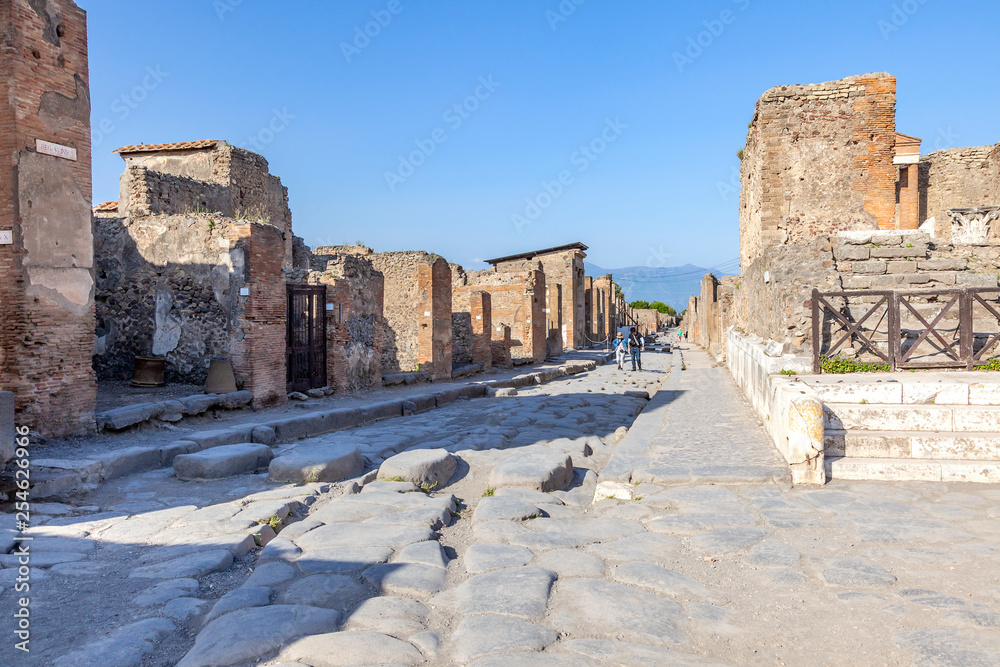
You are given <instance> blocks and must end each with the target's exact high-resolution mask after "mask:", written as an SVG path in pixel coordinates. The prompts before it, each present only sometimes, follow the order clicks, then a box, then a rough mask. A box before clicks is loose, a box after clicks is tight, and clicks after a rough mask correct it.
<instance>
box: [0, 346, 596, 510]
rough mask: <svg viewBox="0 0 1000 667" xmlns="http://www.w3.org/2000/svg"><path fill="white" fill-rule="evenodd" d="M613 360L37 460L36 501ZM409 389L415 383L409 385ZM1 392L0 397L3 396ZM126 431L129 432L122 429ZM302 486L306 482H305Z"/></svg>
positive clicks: (213, 402)
mask: <svg viewBox="0 0 1000 667" xmlns="http://www.w3.org/2000/svg"><path fill="white" fill-rule="evenodd" d="M610 358H611V357H610V356H607V357H605V358H601V359H598V360H596V361H591V360H588V361H582V362H577V361H574V362H567V363H565V364H563V365H562V366H560V367H559V368H555V369H545V370H543V371H540V372H538V373H531V374H526V375H518V376H515V377H513V378H510V379H508V380H491V381H487V382H479V383H476V384H471V385H467V386H464V387H449V388H448V389H444V390H440V391H434V392H428V393H426V394H419V395H415V396H406V397H402V398H399V399H394V400H390V401H382V402H379V403H375V404H372V405H369V406H366V407H365V408H362V409H360V410H359V409H357V408H337V409H334V410H326V411H317V412H310V413H307V414H304V415H296V416H294V417H287V418H284V419H276V420H271V421H268V422H263V423H251V424H240V425H236V426H232V427H229V428H225V429H216V430H210V431H201V432H198V433H192V434H190V435H187V436H185V437H184V439H183V440H176V441H174V442H171V443H169V444H167V445H163V446H159V447H133V448H130V449H125V450H117V451H113V452H108V453H106V454H101V455H98V456H94V457H92V458H90V459H81V460H78V461H70V460H66V461H62V460H55V459H50V460H45V459H37V460H35V461H33V466H32V467H33V471H32V473H33V474H32V481H33V486H32V497H33V498H50V497H56V496H60V495H63V494H67V493H70V492H75V491H83V490H92V489H93V488H95V486H96V485H97V484H100V483H101V482H107V481H110V480H112V479H116V478H118V477H122V476H124V475H130V474H133V473H137V472H144V471H147V470H154V469H156V468H161V467H165V466H169V465H172V464H173V461H174V459H175V458H176V457H177V456H180V455H182V454H191V453H195V452H198V451H202V450H205V449H211V448H213V447H222V446H225V445H236V444H241V443H248V442H251V443H259V444H264V445H269V446H272V445H275V444H282V443H291V442H295V441H296V440H300V439H304V438H311V437H314V436H317V435H323V434H325V433H330V432H333V431H339V430H343V429H346V428H352V427H354V426H360V425H362V424H367V423H369V422H373V421H379V420H383V419H394V418H396V417H402V416H404V415H406V414H412V413H414V412H424V411H426V410H430V409H433V408H435V407H442V406H445V405H449V404H451V403H454V402H455V401H458V400H461V399H473V398H483V397H485V396H486V395H487V390H488V389H490V388H493V389H497V388H508V387H524V386H529V385H534V384H539V383H542V382H548V381H550V380H554V379H557V378H559V377H564V376H567V375H573V374H576V373H583V372H587V371H592V370H594V369H596V368H597V366H599V365H603V364H604V363H606V361H607V359H610ZM407 384H410V382H408V383H407ZM2 393H3V392H0V394H2ZM244 399H246V402H249V401H250V400H252V395H251V394H250V392H249V391H239V392H235V393H232V394H205V395H201V394H196V395H193V396H188V397H186V398H183V399H179V400H178V401H164V402H162V403H157V404H144V405H147V406H148V405H160V406H161V413H162V412H163V411H164V410H167V409H170V410H174V409H177V408H176V406H168V405H167V404H168V403H175V402H179V403H181V404H182V405H183V406H184V411H185V412H184V414H198V413H199V412H204V411H205V410H208V409H209V408H210V407H213V406H221V407H229V408H234V407H239V405H241V404H243V401H244ZM2 405H3V403H2V399H0V408H2ZM139 407H142V406H129V408H120V410H127V409H132V408H139ZM109 412H110V411H109ZM101 414H102V415H103V414H107V413H101ZM109 423H110V422H109ZM118 423H120V424H123V423H124V421H119V422H118ZM135 423H138V422H135ZM0 424H3V421H2V412H0ZM123 428H126V427H125V426H123ZM0 443H2V439H0ZM0 454H2V449H0ZM276 460H277V459H276ZM357 474H360V471H358V472H356V473H352V474H350V475H348V477H351V476H354V475H357ZM288 481H294V480H288ZM301 481H306V480H305V479H303V480H301ZM321 481H334V480H321Z"/></svg>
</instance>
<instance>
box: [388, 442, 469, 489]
mask: <svg viewBox="0 0 1000 667" xmlns="http://www.w3.org/2000/svg"><path fill="white" fill-rule="evenodd" d="M457 463H458V461H457V459H456V458H455V456H454V455H453V454H452V453H450V452H448V451H445V450H443V449H414V450H410V451H407V452H402V453H399V454H396V455H395V456H390V457H389V458H387V459H386V460H385V461H383V462H382V465H381V466H379V469H378V476H379V479H384V480H397V481H398V480H400V479H401V480H405V481H407V482H412V483H413V484H416V485H418V486H420V485H428V486H430V487H432V488H440V487H442V486H444V485H445V484H447V483H448V480H449V479H451V476H452V475H453V474H454V473H455V466H456V465H457Z"/></svg>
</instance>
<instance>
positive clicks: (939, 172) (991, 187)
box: [920, 144, 1000, 242]
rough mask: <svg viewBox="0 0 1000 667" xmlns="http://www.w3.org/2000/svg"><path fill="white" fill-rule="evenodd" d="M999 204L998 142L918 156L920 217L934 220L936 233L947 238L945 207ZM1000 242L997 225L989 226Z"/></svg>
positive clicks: (991, 236)
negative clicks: (991, 144) (990, 144)
mask: <svg viewBox="0 0 1000 667" xmlns="http://www.w3.org/2000/svg"><path fill="white" fill-rule="evenodd" d="M998 204H1000V144H996V145H994V146H980V147H975V148H952V149H949V150H942V151H935V152H933V153H931V154H929V155H925V156H924V157H922V158H921V159H920V220H921V221H924V220H927V219H928V218H934V219H935V229H936V234H935V235H936V236H937V237H938V238H941V239H944V240H949V241H950V240H951V226H952V221H951V218H950V217H948V213H947V211H948V209H951V208H968V207H972V206H995V205H998ZM990 240H991V241H998V242H1000V225H997V224H996V223H994V224H993V225H992V226H991V229H990Z"/></svg>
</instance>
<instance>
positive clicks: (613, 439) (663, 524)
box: [0, 350, 1000, 667]
mask: <svg viewBox="0 0 1000 667" xmlns="http://www.w3.org/2000/svg"><path fill="white" fill-rule="evenodd" d="M699 355H700V353H698V352H693V351H690V350H685V359H686V362H687V364H688V369H689V370H686V371H683V372H681V371H680V370H679V363H677V357H676V355H674V356H671V355H667V354H661V353H648V354H647V355H646V359H645V363H644V365H645V367H646V368H647V369H648V370H646V371H643V372H641V373H635V374H632V373H628V372H617V371H616V370H615V368H614V366H604V367H600V368H599V369H598V370H596V371H593V372H590V373H587V374H584V375H581V376H575V377H573V378H569V379H563V380H559V381H555V382H552V383H549V384H546V385H541V386H536V387H532V388H529V389H522V390H520V391H519V392H518V395H516V396H507V397H496V398H488V399H477V400H474V401H462V402H459V403H456V404H453V405H451V406H449V407H446V408H441V409H438V410H433V411H430V412H427V413H423V414H420V415H415V416H412V417H404V418H401V419H396V420H393V421H389V422H383V423H379V424H375V425H371V426H367V427H362V428H357V429H351V430H349V431H344V432H340V433H337V434H334V435H331V436H324V437H323V438H318V439H315V440H313V441H303V442H302V443H298V444H297V445H296V446H298V447H333V448H338V449H341V448H343V447H344V446H348V445H356V446H359V447H360V448H361V450H362V452H363V454H364V456H365V458H366V461H367V462H368V464H369V467H370V468H372V469H373V470H374V469H375V467H376V466H378V465H380V464H381V463H382V461H383V459H384V458H388V459H389V461H388V463H386V464H385V465H386V467H385V468H384V470H386V471H389V470H390V468H391V470H392V474H391V475H389V474H387V475H385V476H386V477H388V479H383V480H378V481H372V480H371V478H373V476H372V475H369V476H368V477H366V478H365V479H364V480H361V481H363V482H367V483H365V484H364V485H363V487H362V488H358V487H357V486H356V485H355V483H354V482H351V483H345V484H335V485H329V484H316V483H313V484H306V485H304V486H289V485H282V486H278V485H275V484H272V483H269V482H268V481H267V479H266V476H263V475H243V476H240V477H234V478H229V479H225V480H219V481H214V482H181V481H179V480H177V479H176V478H175V477H173V476H172V475H171V473H170V471H169V470H167V471H157V472H154V473H147V474H142V475H135V476H132V477H130V478H123V479H121V480H118V481H116V482H113V483H111V484H108V485H105V486H104V487H102V488H100V489H99V490H97V491H95V492H94V493H92V494H91V495H90V496H88V497H87V498H85V499H82V500H81V501H80V502H79V503H76V504H73V505H57V504H49V505H48V506H43V507H40V508H36V510H37V511H39V512H42V513H43V514H44V515H45V516H46V517H47V518H44V519H42V521H44V522H45V523H44V525H42V526H40V527H38V528H37V529H35V535H36V542H35V546H34V554H33V559H34V560H33V565H34V566H35V569H34V570H33V580H32V585H33V587H32V595H33V607H32V618H33V625H32V629H33V645H32V646H33V652H32V654H31V655H30V656H28V657H23V656H14V657H13V658H12V662H11V663H10V664H38V665H57V666H64V665H67V666H68V665H91V664H95V665H96V664H100V665H173V664H181V665H185V666H191V665H244V664H246V665H256V664H265V665H278V664H285V665H293V664H294V665H308V666H310V667H324V666H327V665H374V664H393V665H418V664H427V665H470V664H472V665H478V666H484V665H519V666H520V665H534V664H538V665H726V664H732V665H759V664H774V665H778V664H787V665H858V664H865V665H869V664H871V665H876V664H878V665H882V664H886V665H897V664H899V665H906V664H919V665H995V664H998V663H1000V640H998V636H1000V632H998V631H997V629H998V628H1000V608H998V604H997V599H998V597H1000V553H998V551H1000V509H998V507H1000V490H997V489H996V488H993V487H989V486H983V485H959V484H948V485H945V484H927V483H851V484H845V483H832V484H830V485H828V486H827V487H824V488H807V487H796V488H791V487H789V486H788V485H787V484H783V483H779V482H775V481H771V480H772V478H775V477H776V478H778V479H779V480H780V479H781V478H782V477H781V475H780V468H781V467H780V465H776V464H777V463H778V459H777V458H776V454H773V453H772V452H771V450H770V449H769V446H768V445H767V442H766V440H765V439H764V436H763V434H762V433H761V432H760V431H759V427H758V426H757V425H756V424H755V423H754V422H753V421H752V417H751V416H750V414H749V412H748V411H747V409H746V408H745V406H744V405H743V404H742V402H741V400H740V399H739V397H738V395H737V394H736V393H735V391H734V390H732V388H731V385H728V384H727V380H725V370H724V369H721V368H710V367H709V364H707V362H706V363H703V362H702V359H701V358H700V357H699ZM706 359H707V358H706ZM671 365H673V366H674V370H673V372H672V374H668V371H669V369H670V367H671ZM664 381H666V384H664V386H663V388H662V391H661V393H660V394H659V395H654V396H653V397H652V401H650V403H649V404H648V407H647V408H646V409H647V410H648V411H644V412H642V414H641V416H640V417H639V419H638V421H636V422H635V423H634V424H633V421H635V416H636V413H637V411H639V410H640V409H641V408H644V407H646V406H647V402H646V399H644V398H642V397H641V395H635V394H633V395H627V394H626V392H636V391H640V392H641V391H648V392H649V393H651V394H655V392H656V390H657V389H658V388H659V386H660V384H661V383H663V382H664ZM665 392H675V393H674V394H672V395H671V394H667V393H665ZM667 399H669V400H667ZM664 420H666V421H664ZM623 426H631V427H632V431H631V432H630V433H629V434H628V435H624V433H623V431H622V427H623ZM643 433H654V435H655V437H652V438H651V439H650V440H649V441H648V442H646V443H645V445H644V444H643V443H642V442H641V439H640V438H639V437H638V436H639V435H642V434H643ZM623 436H624V440H621V438H622V437H623ZM619 443H620V444H619ZM397 452H404V453H405V454H403V455H402V457H396V458H392V457H393V456H394V455H395V454H396V453H397ZM443 452H449V453H453V455H454V457H453V458H452V457H448V456H446V455H445V454H444V453H443ZM279 453H280V452H279ZM628 457H631V458H628ZM701 457H711V458H712V459H713V460H712V461H710V462H706V463H703V462H702V461H701ZM567 458H569V459H571V462H567ZM633 464H635V465H634V467H633ZM719 466H721V467H719ZM748 466H749V469H744V470H742V471H741V470H738V468H747V467H748ZM615 469H617V471H618V472H616V473H615V474H614V475H611V474H609V473H611V472H615ZM775 469H777V471H778V472H777V473H776V472H775ZM622 470H627V471H629V472H630V474H633V475H634V476H635V477H637V479H635V481H628V482H627V483H619V484H617V485H612V486H605V485H606V484H607V478H608V477H616V478H617V479H619V480H621V479H622V475H621V474H620V472H621V471H622ZM452 471H453V472H452ZM644 471H645V472H644ZM651 471H652V472H651ZM445 474H446V475H448V476H449V477H448V479H449V481H448V482H447V483H446V484H444V485H437V486H435V485H434V484H433V483H426V484H425V485H424V489H423V490H421V489H418V488H417V486H415V485H414V484H413V483H412V482H411V481H405V480H406V479H416V478H420V479H426V480H430V479H435V477H434V476H435V475H445ZM765 478H766V480H765ZM647 479H648V480H651V481H645V480H647ZM401 480H402V481H401ZM599 482H600V483H601V487H600V491H598V483H599ZM635 482H638V483H635ZM553 487H555V488H557V489H559V490H553V491H548V492H546V491H543V489H548V488H553ZM358 490H360V493H355V492H354V491H358ZM595 495H596V501H595ZM608 495H617V496H619V498H607V497H606V496H608ZM272 528H273V529H276V530H277V531H278V536H277V537H276V538H273V539H270V541H269V542H268V543H267V545H266V546H265V547H264V548H263V549H261V548H260V547H256V546H254V539H253V537H252V536H253V535H254V534H256V535H257V536H258V539H260V538H263V539H264V540H266V539H267V538H270V536H271V534H272V533H271V532H269V531H271V530H272ZM248 536H249V537H248ZM3 558H6V559H8V560H6V561H3V564H4V565H5V566H6V567H5V568H4V569H0V586H2V587H3V588H4V589H5V590H4V592H3V593H2V595H0V605H3V606H4V608H6V609H12V608H13V606H12V605H13V604H14V595H15V593H14V591H13V589H12V588H11V584H12V582H13V576H9V575H8V573H12V572H16V570H14V569H12V568H11V565H12V564H13V562H12V561H10V556H5V557H3ZM5 575H8V576H6V577H5ZM0 632H2V633H3V634H4V636H7V637H12V636H13V634H12V632H13V627H12V624H11V618H10V616H9V615H8V614H5V616H4V618H3V620H2V621H0ZM5 655H11V654H10V652H8V653H6V654H5ZM5 662H6V661H5Z"/></svg>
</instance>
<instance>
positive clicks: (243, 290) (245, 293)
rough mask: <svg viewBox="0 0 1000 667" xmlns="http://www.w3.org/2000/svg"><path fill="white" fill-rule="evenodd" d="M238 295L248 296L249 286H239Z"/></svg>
mask: <svg viewBox="0 0 1000 667" xmlns="http://www.w3.org/2000/svg"><path fill="white" fill-rule="evenodd" d="M240 296H250V288H249V287H241V288H240Z"/></svg>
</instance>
